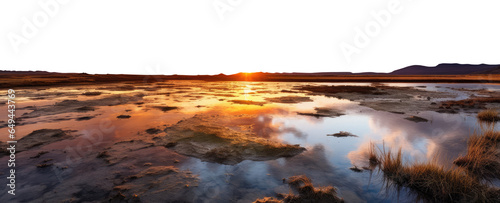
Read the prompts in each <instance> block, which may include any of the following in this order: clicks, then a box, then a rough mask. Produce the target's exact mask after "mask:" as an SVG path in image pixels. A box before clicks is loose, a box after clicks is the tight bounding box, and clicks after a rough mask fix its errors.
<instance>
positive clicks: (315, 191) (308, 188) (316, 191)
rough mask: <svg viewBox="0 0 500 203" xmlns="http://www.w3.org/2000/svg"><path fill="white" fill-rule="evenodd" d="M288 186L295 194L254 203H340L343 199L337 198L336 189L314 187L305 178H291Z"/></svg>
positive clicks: (282, 195)
mask: <svg viewBox="0 0 500 203" xmlns="http://www.w3.org/2000/svg"><path fill="white" fill-rule="evenodd" d="M288 179H289V181H288V185H289V186H290V187H291V188H292V189H293V190H294V191H295V192H296V193H298V195H297V194H293V193H289V194H279V196H280V197H281V198H280V199H276V198H273V197H265V198H263V199H258V200H256V201H255V202H254V203H295V202H320V203H323V202H324V203H340V202H344V199H342V198H340V197H338V196H337V189H336V188H335V187H333V186H326V187H314V186H313V184H312V182H311V179H309V178H308V177H307V176H304V175H300V176H292V177H290V178H288Z"/></svg>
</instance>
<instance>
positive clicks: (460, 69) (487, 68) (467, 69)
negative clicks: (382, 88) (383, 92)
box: [389, 63, 500, 75]
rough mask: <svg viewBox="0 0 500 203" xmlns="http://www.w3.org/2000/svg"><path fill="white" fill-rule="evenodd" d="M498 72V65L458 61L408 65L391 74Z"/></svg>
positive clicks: (499, 68) (499, 71)
mask: <svg viewBox="0 0 500 203" xmlns="http://www.w3.org/2000/svg"><path fill="white" fill-rule="evenodd" d="M495 73H496V74H498V73H500V65H488V64H479V65H473V64H458V63H443V64H439V65H437V66H435V67H428V66H420V65H414V66H408V67H406V68H402V69H399V70H395V71H393V72H391V73H389V74H391V75H470V74H495Z"/></svg>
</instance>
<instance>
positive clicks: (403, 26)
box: [0, 0, 500, 75]
mask: <svg viewBox="0 0 500 203" xmlns="http://www.w3.org/2000/svg"><path fill="white" fill-rule="evenodd" d="M47 2H49V3H55V4H54V5H57V6H52V7H50V8H49V11H47V10H46V9H45V10H44V9H43V6H40V4H42V5H43V4H46V3H47ZM214 5H217V7H216V6H214ZM391 5H392V7H391ZM394 5H397V6H396V7H394ZM389 8H397V9H396V10H398V12H394V13H391V11H390V9H389ZM499 8H500V1H498V0H489V1H487V0H476V1H470V0H468V1H464V0H442V1H439V0H421V1H418V0H413V1H411V0H399V1H398V0H344V1H340V0H336V1H334V0H328V1H327V0H309V1H306V0H302V1H298V0H176V1H173V0H171V1H167V0H155V1H152V0H150V1H144V0H142V1H139V0H136V1H131V0H69V1H67V2H63V1H61V2H58V1H56V0H32V1H31V0H2V1H0V70H45V71H54V72H78V73H80V72H87V73H126V74H193V75H196V74H218V73H226V74H232V73H237V72H258V71H263V72H334V71H348V72H367V71H370V72H390V71H392V70H395V69H399V68H402V67H405V66H408V65H414V64H419V65H429V66H434V65H437V64H439V63H446V62H450V63H451V62H453V63H471V64H478V63H490V64H498V63H500V58H499V56H500V54H499V52H500V25H499V20H500V12H499ZM384 12H389V14H390V15H389V18H388V17H387V16H385V17H386V18H384V19H385V21H383V22H385V23H383V24H385V25H382V23H380V22H382V21H377V19H376V17H374V15H373V14H372V13H378V14H380V13H384ZM44 15H45V18H44ZM37 16H38V17H37ZM34 17H35V19H34ZM23 19H24V20H23ZM27 22H28V23H27ZM30 23H33V24H35V23H37V24H38V25H34V26H35V28H36V32H31V34H30V35H24V34H23V29H25V28H26V27H29V26H28V25H27V24H30ZM374 23H375V24H374ZM366 26H372V27H371V28H372V29H371V31H373V32H374V33H375V34H374V33H371V36H367V38H368V40H367V41H366V40H365V42H364V43H363V44H362V45H363V46H356V45H355V43H354V42H355V39H356V37H359V36H357V35H359V33H358V32H357V31H356V29H359V30H361V31H362V32H364V33H365V34H367V32H366V29H365V28H366ZM377 26H378V28H380V29H379V30H377V29H375V28H377ZM13 36H15V37H13ZM14 39H16V40H14ZM20 39H24V40H20ZM365 39H366V38H365ZM341 44H344V45H345V44H349V45H351V46H353V47H356V49H357V50H356V53H354V54H351V55H349V57H346V54H345V53H344V52H343V51H342V49H341V47H342V46H341Z"/></svg>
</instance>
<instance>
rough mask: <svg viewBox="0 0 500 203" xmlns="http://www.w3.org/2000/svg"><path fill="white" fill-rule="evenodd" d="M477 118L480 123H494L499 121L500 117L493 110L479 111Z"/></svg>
mask: <svg viewBox="0 0 500 203" xmlns="http://www.w3.org/2000/svg"><path fill="white" fill-rule="evenodd" d="M477 118H478V119H479V120H481V121H487V122H496V121H499V120H500V116H498V111H497V110H495V109H487V110H484V111H481V112H479V113H478V114H477Z"/></svg>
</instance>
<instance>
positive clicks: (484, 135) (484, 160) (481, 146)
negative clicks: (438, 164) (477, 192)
mask: <svg viewBox="0 0 500 203" xmlns="http://www.w3.org/2000/svg"><path fill="white" fill-rule="evenodd" d="M499 148H500V132H497V131H495V130H494V127H493V126H490V127H488V128H487V129H483V130H482V132H481V133H478V132H474V134H473V135H472V136H471V137H469V140H468V141H467V153H466V154H465V155H464V156H461V157H458V158H457V159H456V160H455V161H454V162H453V163H454V164H455V165H457V166H459V167H461V168H464V169H466V170H467V171H468V172H470V173H471V174H472V175H474V176H476V177H477V178H479V179H486V180H493V179H495V178H497V179H500V152H499Z"/></svg>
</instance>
